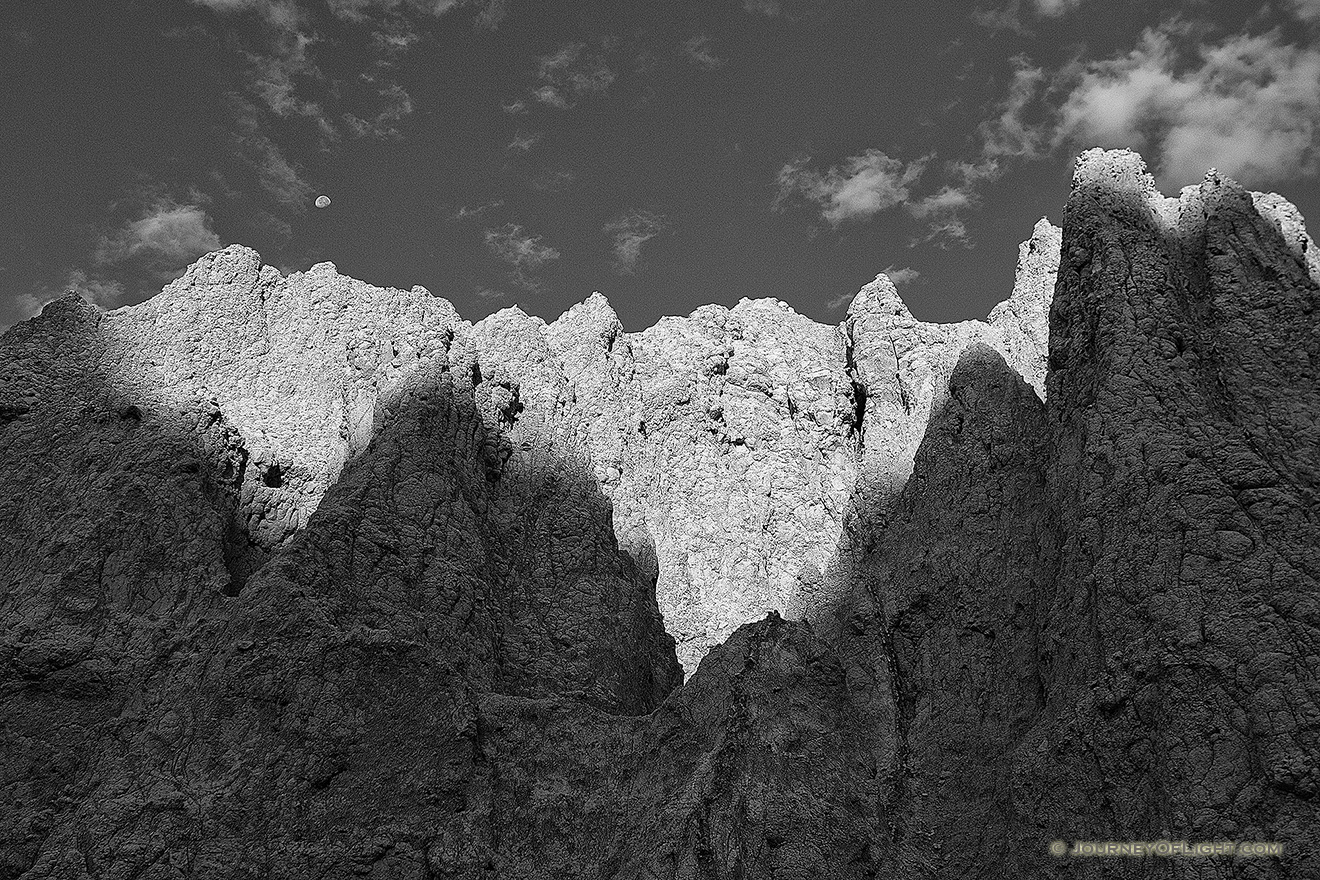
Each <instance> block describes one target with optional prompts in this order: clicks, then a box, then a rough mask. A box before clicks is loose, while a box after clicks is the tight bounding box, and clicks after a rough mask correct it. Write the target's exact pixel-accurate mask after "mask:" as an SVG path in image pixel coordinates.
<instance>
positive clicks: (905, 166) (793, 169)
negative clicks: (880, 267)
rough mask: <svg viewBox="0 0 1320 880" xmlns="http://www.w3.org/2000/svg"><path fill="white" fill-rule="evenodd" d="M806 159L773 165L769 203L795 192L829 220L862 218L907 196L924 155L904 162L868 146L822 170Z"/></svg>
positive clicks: (786, 198)
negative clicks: (772, 197)
mask: <svg viewBox="0 0 1320 880" xmlns="http://www.w3.org/2000/svg"><path fill="white" fill-rule="evenodd" d="M808 161H809V160H808V159H805V158H804V159H798V160H795V161H793V162H789V163H788V164H786V165H784V167H783V168H781V169H779V175H778V178H777V180H778V184H779V193H778V195H777V196H776V198H775V207H776V208H779V207H781V206H782V205H783V204H784V203H785V202H787V201H791V200H793V199H794V198H801V199H804V200H806V201H808V202H812V203H814V204H816V205H817V206H819V208H820V212H821V217H822V218H824V219H825V220H826V221H827V222H829V223H830V224H831V225H834V226H837V225H839V224H840V223H843V222H845V221H848V220H866V219H868V218H870V217H872V216H874V215H876V214H878V213H880V212H881V211H884V210H887V209H889V208H892V207H894V206H895V205H901V204H903V203H904V202H906V201H908V199H909V198H910V197H911V190H910V187H911V186H912V184H913V183H914V182H915V181H916V180H917V178H919V177H920V176H921V174H922V171H923V170H924V169H925V166H926V159H918V160H916V161H914V162H909V163H904V162H902V161H900V160H898V159H894V158H891V157H890V156H888V155H886V154H885V153H883V152H881V151H880V150H874V149H873V150H867V151H866V152H864V153H862V154H861V155H858V156H853V157H851V158H849V159H846V160H845V161H844V162H843V163H842V164H841V165H836V166H834V167H832V168H830V169H829V170H827V171H824V172H821V171H813V170H811V169H810V168H808V167H807V163H808Z"/></svg>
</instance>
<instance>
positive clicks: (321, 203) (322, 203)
mask: <svg viewBox="0 0 1320 880" xmlns="http://www.w3.org/2000/svg"><path fill="white" fill-rule="evenodd" d="M316 207H318V208H328V207H330V197H329V196H317V197H316Z"/></svg>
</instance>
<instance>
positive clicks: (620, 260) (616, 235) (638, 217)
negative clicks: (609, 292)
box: [604, 210, 669, 275]
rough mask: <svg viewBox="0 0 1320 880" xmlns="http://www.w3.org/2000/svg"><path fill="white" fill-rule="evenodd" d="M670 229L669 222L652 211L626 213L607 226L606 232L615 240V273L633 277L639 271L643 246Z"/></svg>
mask: <svg viewBox="0 0 1320 880" xmlns="http://www.w3.org/2000/svg"><path fill="white" fill-rule="evenodd" d="M667 228H669V223H668V221H667V220H666V219H665V218H664V217H663V216H661V215H660V214H653V213H651V212H650V211H638V210H632V211H625V212H624V213H623V214H620V215H619V216H618V217H615V218H614V219H613V220H610V221H609V222H608V223H606V224H605V227H604V231H605V232H606V233H608V234H609V235H610V237H611V238H612V240H613V244H612V248H613V250H614V271H616V272H618V273H619V274H620V275H631V274H633V273H634V272H636V271H637V261H638V260H639V259H641V256H642V245H644V244H646V243H647V242H648V241H650V240H651V239H653V238H655V237H656V236H657V235H659V234H660V233H662V232H664V231H665V230H666V229H667Z"/></svg>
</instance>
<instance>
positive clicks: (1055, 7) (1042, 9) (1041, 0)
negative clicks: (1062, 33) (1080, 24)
mask: <svg viewBox="0 0 1320 880" xmlns="http://www.w3.org/2000/svg"><path fill="white" fill-rule="evenodd" d="M1083 2H1085V0H1032V5H1033V6H1035V7H1036V11H1037V12H1038V13H1040V14H1041V15H1044V16H1048V17H1051V18H1057V17H1058V16H1060V15H1063V14H1064V13H1067V12H1072V11H1073V10H1074V9H1076V8H1077V7H1078V6H1081V5H1082V3H1083Z"/></svg>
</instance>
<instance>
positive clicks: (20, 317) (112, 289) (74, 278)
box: [0, 269, 128, 332]
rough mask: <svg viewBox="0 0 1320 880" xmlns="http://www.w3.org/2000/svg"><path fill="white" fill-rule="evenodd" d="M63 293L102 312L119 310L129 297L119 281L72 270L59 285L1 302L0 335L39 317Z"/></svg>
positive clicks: (79, 270) (41, 288) (44, 286)
mask: <svg viewBox="0 0 1320 880" xmlns="http://www.w3.org/2000/svg"><path fill="white" fill-rule="evenodd" d="M66 293H76V294H78V295H79V296H81V297H82V298H83V299H85V300H87V301H88V302H91V303H96V304H97V305H98V306H100V307H101V308H103V309H114V308H118V307H119V306H121V305H123V304H124V302H125V300H126V299H127V298H128V296H127V293H126V292H125V290H124V285H122V284H120V283H119V282H118V281H112V280H109V279H106V278H93V277H89V276H88V274H87V273H86V272H85V271H83V270H82V269H73V270H70V271H69V273H68V274H67V275H65V277H64V281H63V282H62V283H61V284H58V285H51V286H48V285H41V286H40V287H38V288H37V289H36V290H33V291H31V292H29V293H20V294H19V295H18V296H16V297H14V298H12V299H11V300H9V302H7V303H4V305H3V308H0V332H3V331H5V330H7V329H9V328H10V327H12V326H13V325H14V324H17V323H18V322H20V321H26V320H27V319H28V318H35V317H36V316H37V315H39V314H41V310H42V309H44V308H45V307H46V304H47V303H49V302H51V301H53V300H57V299H59V298H60V297H62V296H64V295H65V294H66ZM6 322H8V323H6Z"/></svg>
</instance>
